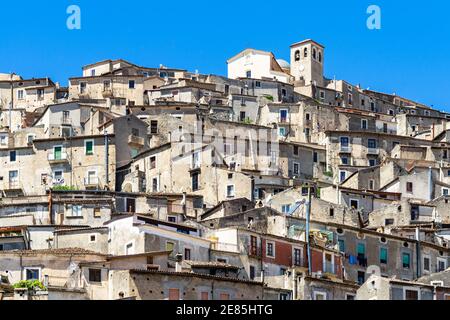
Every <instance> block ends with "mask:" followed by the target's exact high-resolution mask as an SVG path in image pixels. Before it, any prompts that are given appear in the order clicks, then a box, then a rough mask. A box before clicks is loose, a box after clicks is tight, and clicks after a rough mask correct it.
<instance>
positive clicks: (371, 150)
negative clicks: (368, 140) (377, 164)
mask: <svg viewBox="0 0 450 320" xmlns="http://www.w3.org/2000/svg"><path fill="white" fill-rule="evenodd" d="M367 154H371V155H375V156H377V155H379V154H380V149H378V148H367Z"/></svg>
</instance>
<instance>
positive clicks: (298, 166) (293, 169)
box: [292, 162, 300, 175]
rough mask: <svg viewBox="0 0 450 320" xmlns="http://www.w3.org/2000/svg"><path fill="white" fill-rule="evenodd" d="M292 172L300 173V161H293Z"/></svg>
mask: <svg viewBox="0 0 450 320" xmlns="http://www.w3.org/2000/svg"><path fill="white" fill-rule="evenodd" d="M295 165H297V169H298V172H295ZM292 174H294V175H295V174H297V175H299V174H300V163H299V162H293V163H292Z"/></svg>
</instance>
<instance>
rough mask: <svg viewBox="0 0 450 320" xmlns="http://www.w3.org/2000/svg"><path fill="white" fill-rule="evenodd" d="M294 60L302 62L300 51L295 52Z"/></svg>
mask: <svg viewBox="0 0 450 320" xmlns="http://www.w3.org/2000/svg"><path fill="white" fill-rule="evenodd" d="M294 60H295V61H300V50H297V51H295V53H294Z"/></svg>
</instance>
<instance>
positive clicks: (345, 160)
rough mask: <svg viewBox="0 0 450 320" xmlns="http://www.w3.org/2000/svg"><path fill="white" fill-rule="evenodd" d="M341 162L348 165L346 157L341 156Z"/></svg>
mask: <svg viewBox="0 0 450 320" xmlns="http://www.w3.org/2000/svg"><path fill="white" fill-rule="evenodd" d="M341 163H342V164H343V165H348V164H349V161H348V157H341Z"/></svg>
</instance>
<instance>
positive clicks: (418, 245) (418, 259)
mask: <svg viewBox="0 0 450 320" xmlns="http://www.w3.org/2000/svg"><path fill="white" fill-rule="evenodd" d="M416 240H417V243H416V268H417V272H416V274H417V279H419V278H420V276H421V273H422V272H421V270H420V233H419V227H417V228H416Z"/></svg>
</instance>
